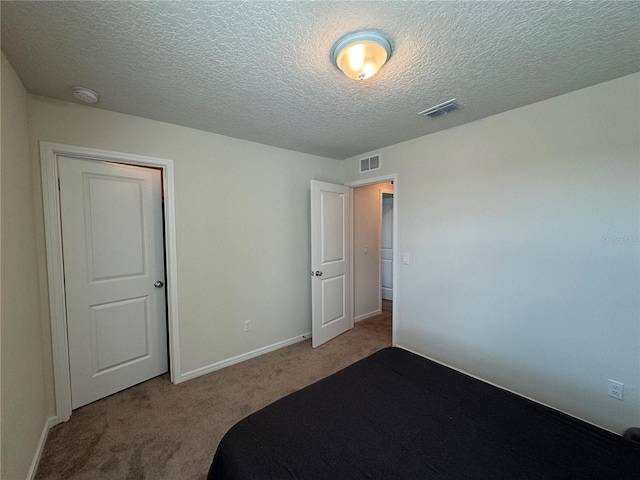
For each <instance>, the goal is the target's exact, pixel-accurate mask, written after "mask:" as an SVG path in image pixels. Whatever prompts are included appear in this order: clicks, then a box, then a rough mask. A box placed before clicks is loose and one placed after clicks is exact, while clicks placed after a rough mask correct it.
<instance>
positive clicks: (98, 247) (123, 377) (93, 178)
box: [59, 156, 168, 409]
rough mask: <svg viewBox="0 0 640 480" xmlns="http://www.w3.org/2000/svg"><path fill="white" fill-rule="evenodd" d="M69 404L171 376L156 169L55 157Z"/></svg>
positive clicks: (158, 183)
mask: <svg viewBox="0 0 640 480" xmlns="http://www.w3.org/2000/svg"><path fill="white" fill-rule="evenodd" d="M59 173H60V206H61V217H62V231H63V235H62V237H63V248H64V272H65V288H66V300H67V302H66V305H67V328H68V340H69V359H70V364H69V370H70V376H71V400H72V408H74V409H75V408H78V407H81V406H82V405H86V404H87V403H90V402H93V401H95V400H98V399H100V398H103V397H105V396H107V395H111V394H112V393H115V392H118V391H120V390H123V389H125V388H128V387H130V386H132V385H135V384H137V383H140V382H143V381H145V380H148V379H150V378H152V377H155V376H157V375H161V374H162V373H164V372H166V371H167V366H168V357H167V326H166V307H165V294H164V281H165V272H164V257H163V234H162V225H163V224H162V187H161V173H160V170H158V169H152V168H143V167H134V166H130V165H120V164H115V163H106V162H98V161H91V160H84V159H78V158H71V157H64V156H61V157H59Z"/></svg>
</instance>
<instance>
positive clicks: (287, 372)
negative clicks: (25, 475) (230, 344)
mask: <svg viewBox="0 0 640 480" xmlns="http://www.w3.org/2000/svg"><path fill="white" fill-rule="evenodd" d="M389 345H391V302H386V301H385V302H384V307H383V313H382V314H381V315H378V316H376V317H374V318H371V319H368V320H365V321H362V322H359V323H357V324H356V326H355V328H353V330H350V331H349V332H347V333H344V334H343V335H340V336H339V337H337V338H335V339H333V340H332V341H330V342H328V343H326V344H324V345H322V346H321V347H319V348H316V349H313V348H311V341H310V340H307V341H304V342H301V343H297V344H295V345H291V346H289V347H285V348H282V349H280V350H277V351H275V352H271V353H268V354H266V355H262V356H261V357H258V358H254V359H251V360H248V361H246V362H243V363H240V364H237V365H233V366H231V367H228V368H225V369H222V370H218V371H216V372H213V373H210V374H208V375H204V376H202V377H198V378H196V379H194V380H190V381H188V382H185V383H181V384H179V385H172V384H171V383H170V382H169V376H168V374H165V375H162V376H160V377H157V378H154V379H152V380H149V381H147V382H144V383H142V384H140V385H137V386H135V387H131V388H129V389H127V390H125V391H123V392H120V393H117V394H115V395H112V396H110V397H107V398H104V399H102V400H100V401H97V402H94V403H92V404H90V405H87V406H85V407H82V408H79V409H78V410H75V411H74V412H73V415H72V416H71V419H70V420H69V421H68V422H66V423H64V424H61V425H58V426H56V427H54V428H53V429H51V431H50V432H49V437H48V439H47V443H46V445H45V449H44V453H43V456H42V459H41V461H40V466H39V468H38V473H37V475H36V478H37V479H38V480H45V479H61V480H62V479H64V480H78V479H92V480H99V479H119V480H120V479H122V480H125V479H126V480H141V479H154V480H160V479H167V480H182V479H185V480H187V479H194V480H195V479H197V480H202V479H204V478H205V477H206V474H207V471H208V468H209V465H210V463H211V460H212V458H213V454H214V452H215V449H216V447H217V445H218V442H219V441H220V439H221V438H222V436H223V435H224V434H225V432H226V431H227V430H228V429H229V428H231V426H233V425H234V424H235V423H236V422H237V421H238V420H240V419H242V418H244V417H245V416H247V415H248V414H250V413H252V412H254V411H256V410H258V409H260V408H262V407H264V406H265V405H268V404H269V403H271V402H273V401H274V400H277V399H278V398H281V397H283V396H285V395H287V394H289V393H291V392H294V391H295V390H299V389H300V388H302V387H305V386H306V385H309V384H311V383H313V382H315V381H316V380H319V379H320V378H323V377H326V376H328V375H330V374H332V373H335V372H336V371H338V370H340V369H342V368H344V367H346V366H348V365H350V364H351V363H353V362H355V361H357V360H360V359H361V358H364V357H366V356H367V355H369V354H371V353H373V352H375V351H378V350H380V349H381V348H384V347H387V346H389Z"/></svg>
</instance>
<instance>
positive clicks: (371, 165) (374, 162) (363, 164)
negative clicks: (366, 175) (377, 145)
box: [360, 153, 380, 173]
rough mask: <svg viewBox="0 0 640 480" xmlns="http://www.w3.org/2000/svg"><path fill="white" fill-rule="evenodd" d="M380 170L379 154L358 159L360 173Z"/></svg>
mask: <svg viewBox="0 0 640 480" xmlns="http://www.w3.org/2000/svg"><path fill="white" fill-rule="evenodd" d="M379 169H380V154H379V153H378V154H376V155H372V156H371V157H367V158H361V159H360V173H363V172H369V171H371V170H379Z"/></svg>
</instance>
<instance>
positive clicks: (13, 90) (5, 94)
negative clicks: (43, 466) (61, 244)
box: [0, 54, 48, 479]
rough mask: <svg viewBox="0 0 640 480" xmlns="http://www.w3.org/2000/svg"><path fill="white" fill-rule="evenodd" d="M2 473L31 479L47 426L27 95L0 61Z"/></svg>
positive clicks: (15, 477) (6, 64)
mask: <svg viewBox="0 0 640 480" xmlns="http://www.w3.org/2000/svg"><path fill="white" fill-rule="evenodd" d="M1 81H2V88H1V89H2V104H1V110H2V126H1V130H2V134H1V135H2V152H1V158H2V166H1V168H2V176H1V182H2V185H1V205H2V207H1V210H2V212H1V217H2V226H1V228H2V243H1V245H2V246H1V256H2V259H1V262H2V287H1V305H2V307H1V316H2V325H1V335H2V345H1V349H2V355H1V356H2V361H1V363H2V373H1V375H2V387H1V388H2V392H1V394H2V407H1V416H2V445H1V448H2V462H1V463H2V469H1V471H0V477H2V478H6V479H22V478H26V476H27V473H28V471H29V468H30V466H31V463H32V461H33V459H34V455H35V453H36V451H37V449H38V444H39V441H40V436H41V435H42V433H43V430H44V428H45V425H47V424H48V413H47V405H46V402H47V400H46V399H47V396H46V387H45V376H44V372H43V340H42V320H41V311H40V302H39V298H40V293H39V286H38V279H39V274H38V263H37V259H36V231H35V220H34V203H33V182H32V180H33V176H32V171H31V161H30V158H29V132H28V120H27V91H26V90H25V88H24V86H23V85H22V83H21V82H20V79H19V78H18V76H17V75H16V74H15V72H14V70H13V68H12V67H11V65H10V64H9V62H8V61H7V59H6V58H5V56H4V54H2V80H1Z"/></svg>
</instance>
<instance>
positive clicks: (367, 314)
mask: <svg viewBox="0 0 640 480" xmlns="http://www.w3.org/2000/svg"><path fill="white" fill-rule="evenodd" d="M381 313H382V309H378V310H375V311H373V312H369V313H365V314H364V315H359V316H357V317H355V318H354V319H353V321H354V322H361V321H362V320H366V319H367V318H371V317H375V316H376V315H380V314H381Z"/></svg>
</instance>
